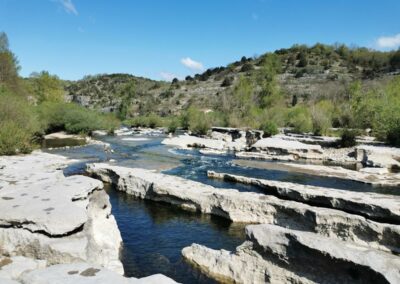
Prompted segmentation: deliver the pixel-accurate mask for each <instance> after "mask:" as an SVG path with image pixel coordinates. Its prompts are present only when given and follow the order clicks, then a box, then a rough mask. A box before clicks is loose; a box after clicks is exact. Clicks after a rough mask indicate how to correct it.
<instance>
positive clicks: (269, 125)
mask: <svg viewBox="0 0 400 284" xmlns="http://www.w3.org/2000/svg"><path fill="white" fill-rule="evenodd" d="M260 130H262V131H264V135H263V137H271V136H273V135H276V134H278V132H279V131H278V127H277V126H276V124H275V123H273V122H272V121H269V120H267V121H265V122H263V123H262V124H261V125H260Z"/></svg>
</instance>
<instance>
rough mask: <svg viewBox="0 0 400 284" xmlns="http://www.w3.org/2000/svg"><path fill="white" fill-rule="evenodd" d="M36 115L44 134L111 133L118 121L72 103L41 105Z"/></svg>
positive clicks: (111, 116)
mask: <svg viewBox="0 0 400 284" xmlns="http://www.w3.org/2000/svg"><path fill="white" fill-rule="evenodd" d="M38 114H39V117H40V120H41V123H42V127H43V129H44V130H45V132H46V133H50V132H54V131H60V130H65V131H66V132H68V133H72V134H91V132H92V131H94V130H99V129H102V130H107V131H109V132H112V131H113V130H114V129H115V128H117V127H118V126H119V121H118V120H117V119H116V118H115V117H114V116H113V115H110V114H101V113H98V112H96V111H93V110H89V109H86V108H84V107H81V106H79V105H76V104H73V103H51V102H47V103H43V104H41V105H39V106H38Z"/></svg>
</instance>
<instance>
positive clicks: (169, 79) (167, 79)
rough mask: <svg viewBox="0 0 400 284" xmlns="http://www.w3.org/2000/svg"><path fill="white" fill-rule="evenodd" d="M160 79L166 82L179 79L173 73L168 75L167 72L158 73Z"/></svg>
mask: <svg viewBox="0 0 400 284" xmlns="http://www.w3.org/2000/svg"><path fill="white" fill-rule="evenodd" d="M160 77H161V78H162V79H164V80H166V81H172V80H173V79H174V78H178V79H179V76H177V75H176V74H174V73H169V72H160Z"/></svg>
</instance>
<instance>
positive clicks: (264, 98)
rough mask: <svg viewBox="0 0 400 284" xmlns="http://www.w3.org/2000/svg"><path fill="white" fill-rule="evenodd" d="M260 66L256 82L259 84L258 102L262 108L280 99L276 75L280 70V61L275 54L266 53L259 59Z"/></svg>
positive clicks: (274, 103)
mask: <svg viewBox="0 0 400 284" xmlns="http://www.w3.org/2000/svg"><path fill="white" fill-rule="evenodd" d="M261 62H262V66H261V68H260V70H259V71H258V74H257V82H258V83H259V84H260V85H261V92H260V93H259V98H258V100H259V102H260V105H261V107H262V108H265V107H270V106H272V105H276V104H277V103H278V101H279V100H280V99H281V97H282V96H281V91H280V88H279V84H278V82H277V80H276V75H277V74H278V73H279V72H280V71H281V68H282V67H281V62H280V59H279V57H278V56H277V55H276V54H267V55H266V56H264V57H263V58H262V60H261Z"/></svg>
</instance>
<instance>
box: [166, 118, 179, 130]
mask: <svg viewBox="0 0 400 284" xmlns="http://www.w3.org/2000/svg"><path fill="white" fill-rule="evenodd" d="M178 127H179V119H178V118H176V117H172V118H171V119H170V120H169V123H168V127H167V131H168V133H175V131H176V129H178Z"/></svg>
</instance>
